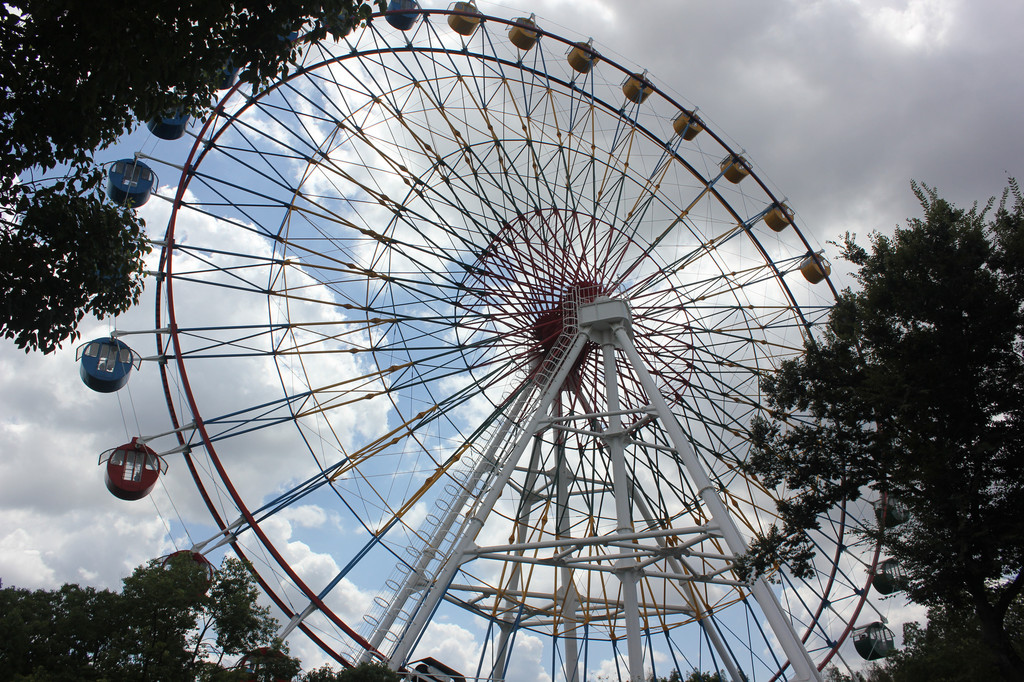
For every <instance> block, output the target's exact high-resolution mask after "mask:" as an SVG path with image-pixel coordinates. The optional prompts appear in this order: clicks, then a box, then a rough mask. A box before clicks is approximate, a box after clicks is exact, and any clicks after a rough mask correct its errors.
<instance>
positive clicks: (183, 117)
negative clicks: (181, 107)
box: [146, 111, 188, 140]
mask: <svg viewBox="0 0 1024 682" xmlns="http://www.w3.org/2000/svg"><path fill="white" fill-rule="evenodd" d="M186 126H188V114H185V113H182V112H180V111H175V112H172V113H171V114H169V115H167V116H158V117H156V118H154V119H153V120H151V121H149V122H148V123H146V127H147V128H149V132H151V133H153V134H154V135H156V136H157V137H159V138H160V139H161V140H177V139H178V138H179V137H181V136H182V135H184V134H185V128H186Z"/></svg>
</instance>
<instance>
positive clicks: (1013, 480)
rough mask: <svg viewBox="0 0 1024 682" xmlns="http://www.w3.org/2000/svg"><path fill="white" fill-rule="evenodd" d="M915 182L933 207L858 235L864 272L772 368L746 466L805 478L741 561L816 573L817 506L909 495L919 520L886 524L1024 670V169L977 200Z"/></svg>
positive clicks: (1012, 673)
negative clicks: (1019, 633) (1019, 613)
mask: <svg viewBox="0 0 1024 682" xmlns="http://www.w3.org/2000/svg"><path fill="white" fill-rule="evenodd" d="M913 189H914V192H915V193H916V195H917V197H918V199H919V200H920V202H921V206H922V208H923V217H921V218H914V219H911V220H909V222H908V225H907V226H906V227H901V228H898V229H896V231H895V233H894V234H893V235H892V236H891V237H889V236H884V235H880V234H873V235H872V236H871V243H870V249H867V248H864V247H862V246H860V245H859V244H857V243H856V241H855V238H854V237H852V236H851V235H849V234H847V236H846V238H845V240H844V243H843V244H842V248H843V253H842V255H843V257H844V258H845V259H846V260H847V261H849V262H850V263H852V264H853V265H854V266H855V267H856V268H857V271H856V274H855V277H856V280H857V282H858V284H859V287H858V288H857V290H849V289H848V290H845V291H844V292H842V294H841V295H840V296H839V299H838V301H837V302H836V305H835V307H834V309H833V310H832V313H831V316H830V319H829V324H828V325H827V328H826V329H824V330H823V334H821V335H820V336H819V338H818V339H817V340H816V341H815V342H813V343H809V344H808V345H807V347H806V352H805V353H804V355H802V356H801V357H800V358H798V359H795V360H792V361H788V362H786V363H784V364H783V365H782V366H781V367H780V369H779V371H778V372H777V373H775V374H774V375H771V376H765V377H764V380H763V382H762V392H763V395H764V401H765V404H766V405H767V408H768V409H767V410H766V412H765V413H764V414H763V415H761V416H760V417H758V418H756V419H755V420H754V422H753V423H752V425H751V438H752V447H751V456H750V458H749V461H748V462H747V464H746V465H745V467H746V469H747V470H748V472H750V473H752V474H755V475H757V476H759V477H760V478H761V480H762V481H764V482H765V483H766V484H768V485H772V486H774V485H779V484H782V483H785V484H786V486H787V487H788V488H789V489H790V490H791V491H794V493H795V494H794V495H793V496H792V497H791V498H789V499H787V500H785V501H783V502H782V503H780V505H779V518H780V525H779V526H777V527H775V528H772V529H771V530H770V531H769V532H767V533H765V534H764V535H762V536H760V537H758V538H756V539H755V540H754V542H753V543H752V544H751V547H750V551H749V552H748V554H747V555H746V556H745V557H743V558H742V559H741V561H740V569H741V572H742V573H743V574H744V575H745V576H748V577H749V576H750V575H754V574H760V573H764V572H767V571H769V570H770V569H771V567H773V566H775V565H778V564H779V563H783V562H784V563H787V564H789V565H790V567H791V568H792V569H793V570H794V571H796V572H797V573H803V574H806V573H807V572H808V571H809V568H810V562H811V561H812V560H813V552H812V549H811V543H810V541H809V538H808V535H807V531H809V530H812V529H814V528H816V521H815V518H816V517H817V515H818V514H821V513H823V512H825V511H826V510H828V509H830V508H831V507H833V506H834V505H835V504H837V503H839V502H842V501H843V500H851V499H856V498H858V497H860V496H867V497H869V498H874V499H878V498H882V497H883V496H884V497H885V498H886V499H888V500H890V501H895V500H898V501H899V503H900V504H901V505H902V506H903V507H904V508H905V509H906V511H907V512H908V513H909V519H908V520H907V521H906V522H905V523H902V524H899V525H892V524H890V525H889V527H887V528H883V527H879V529H878V530H877V531H875V532H876V533H877V534H878V536H879V537H880V538H881V541H882V546H883V550H884V552H885V553H886V554H887V556H890V557H893V558H894V559H896V561H898V562H899V565H900V567H901V569H902V571H903V573H904V574H905V575H906V578H907V581H906V586H905V587H906V592H907V595H908V596H909V598H910V599H912V600H913V601H915V602H917V603H919V604H924V605H927V606H928V607H929V608H930V609H933V612H936V613H938V612H940V611H934V610H936V609H938V610H941V613H944V614H947V615H948V616H949V617H951V618H956V617H961V618H964V619H976V623H977V627H978V628H979V631H980V633H981V638H980V641H979V646H980V647H981V648H982V649H983V650H984V651H983V652H979V653H978V655H979V656H984V657H985V658H986V660H991V662H992V665H993V666H994V668H995V669H996V670H997V671H999V674H1000V675H1002V677H1003V678H1005V679H1007V680H1016V679H1020V675H1021V671H1022V670H1024V659H1022V653H1021V651H1020V650H1019V649H1018V648H1016V646H1015V643H1014V636H1013V633H1012V632H1011V629H1012V627H1013V625H1012V622H1011V621H1008V619H1007V614H1008V612H1009V609H1010V606H1011V604H1013V603H1014V601H1015V599H1016V598H1017V597H1018V596H1019V595H1021V591H1022V589H1024V513H1022V510H1024V198H1022V195H1021V191H1020V187H1019V186H1018V184H1017V183H1016V181H1014V180H1010V183H1009V187H1008V188H1007V189H1006V190H1005V191H1004V192H1003V195H1002V200H1001V201H1000V202H999V203H998V205H996V204H995V201H994V200H989V202H988V203H987V204H986V205H985V206H983V207H981V208H979V207H978V205H977V204H975V205H974V206H973V207H972V208H970V209H963V208H958V207H956V206H954V205H952V204H950V203H949V202H947V201H946V200H944V199H942V198H940V197H939V196H938V194H937V192H936V191H935V190H934V189H933V188H930V187H927V186H925V185H918V184H913ZM993 209H994V210H993ZM890 509H891V505H890ZM1017 640H1018V642H1019V637H1017ZM960 665H963V666H970V665H971V660H970V658H966V659H964V658H961V659H960Z"/></svg>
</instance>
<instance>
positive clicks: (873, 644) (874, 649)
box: [853, 622, 896, 661]
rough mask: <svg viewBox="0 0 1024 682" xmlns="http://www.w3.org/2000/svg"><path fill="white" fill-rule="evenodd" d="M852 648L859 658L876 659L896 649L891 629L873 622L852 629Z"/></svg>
mask: <svg viewBox="0 0 1024 682" xmlns="http://www.w3.org/2000/svg"><path fill="white" fill-rule="evenodd" d="M853 648H855V649H856V650H857V653H858V654H860V656H861V658H863V659H865V660H868V661H877V660H878V659H880V658H885V657H886V656H888V655H890V654H892V653H893V652H894V651H896V639H895V636H894V635H893V634H892V630H890V629H889V628H887V627H885V626H884V625H882V624H881V623H878V622H875V623H871V624H870V625H865V626H864V627H862V628H857V629H856V630H854V631H853Z"/></svg>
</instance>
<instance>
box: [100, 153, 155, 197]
mask: <svg viewBox="0 0 1024 682" xmlns="http://www.w3.org/2000/svg"><path fill="white" fill-rule="evenodd" d="M155 182H156V174H155V173H154V172H153V171H152V169H150V167H149V166H147V165H146V164H144V163H142V162H141V161H136V160H135V159H121V160H120V161H115V162H114V165H112V166H111V167H110V170H109V171H107V196H109V197H110V198H111V199H112V200H113V201H114V203H117V204H121V205H123V206H128V207H130V208H136V207H138V206H142V205H143V204H145V203H146V202H147V201H149V195H150V194H152V192H153V185H154V183H155Z"/></svg>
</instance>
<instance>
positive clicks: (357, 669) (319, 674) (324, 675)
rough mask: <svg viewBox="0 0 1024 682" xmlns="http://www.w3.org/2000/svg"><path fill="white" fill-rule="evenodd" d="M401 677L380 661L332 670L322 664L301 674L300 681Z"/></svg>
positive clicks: (377, 681) (372, 681)
mask: <svg viewBox="0 0 1024 682" xmlns="http://www.w3.org/2000/svg"><path fill="white" fill-rule="evenodd" d="M401 679H402V678H401V677H400V676H399V675H398V673H396V672H395V671H394V670H392V669H391V668H389V667H387V666H386V665H384V664H382V663H376V662H364V663H360V664H358V665H355V666H353V667H351V668H345V669H343V670H334V669H332V668H330V667H329V666H326V665H325V666H323V667H320V668H316V669H313V670H310V671H308V672H306V673H304V674H303V675H302V678H301V680H302V682H400V680H401Z"/></svg>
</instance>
